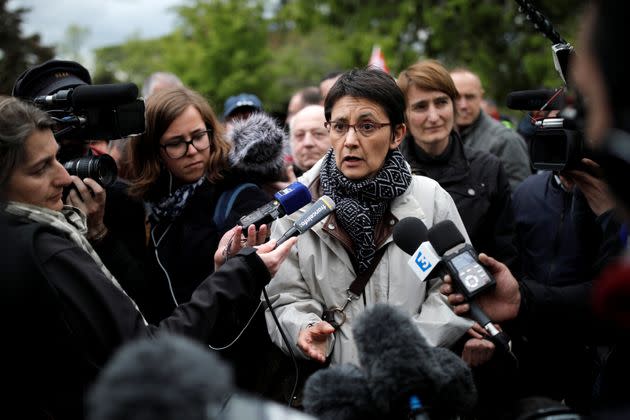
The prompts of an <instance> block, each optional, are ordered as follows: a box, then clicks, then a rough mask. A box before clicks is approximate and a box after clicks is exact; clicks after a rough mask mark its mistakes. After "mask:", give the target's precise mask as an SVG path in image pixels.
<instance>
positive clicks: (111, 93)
mask: <svg viewBox="0 0 630 420" xmlns="http://www.w3.org/2000/svg"><path fill="white" fill-rule="evenodd" d="M12 95H13V96H16V97H19V98H22V99H24V100H27V101H30V102H32V103H34V104H35V105H36V106H37V107H39V108H40V109H42V110H44V111H46V112H47V113H48V114H49V115H50V116H51V118H52V119H53V120H54V121H55V122H56V123H57V124H56V127H55V128H54V129H53V133H54V135H55V139H56V140H57V142H58V143H59V144H60V146H61V147H60V153H59V155H58V159H59V160H60V161H61V163H63V164H64V166H65V167H66V169H67V170H68V172H69V173H70V174H71V175H77V176H80V177H82V178H84V177H89V178H92V179H94V180H96V181H97V182H99V184H101V185H103V186H108V185H111V184H112V183H113V182H114V181H115V180H116V177H117V172H118V170H117V167H116V164H115V162H114V160H113V158H111V157H110V156H108V155H102V156H84V154H83V153H82V150H83V146H81V143H85V142H87V141H89V140H107V141H109V140H116V139H122V138H124V137H128V136H132V135H138V134H142V133H143V132H144V129H145V120H144V110H145V109H144V101H143V100H142V99H138V87H137V86H136V85H135V84H133V83H119V84H103V85H92V79H91V77H90V73H89V72H88V70H87V69H86V68H85V67H83V66H82V65H80V64H79V63H76V62H74V61H63V60H48V61H46V62H44V63H42V64H39V65H37V66H34V67H31V68H29V69H28V70H26V71H25V72H24V73H22V74H21V75H20V77H19V78H18V79H17V80H16V82H15V84H14V86H13V92H12Z"/></svg>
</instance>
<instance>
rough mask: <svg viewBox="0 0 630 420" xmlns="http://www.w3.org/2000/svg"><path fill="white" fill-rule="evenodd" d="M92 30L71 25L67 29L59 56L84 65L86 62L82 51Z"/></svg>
mask: <svg viewBox="0 0 630 420" xmlns="http://www.w3.org/2000/svg"><path fill="white" fill-rule="evenodd" d="M90 32H91V31H90V28H89V27H87V26H81V25H76V24H71V25H70V26H68V27H67V28H66V31H65V33H64V39H63V41H62V42H61V44H60V45H59V56H60V57H62V58H64V59H66V60H72V61H77V62H79V63H83V62H84V61H85V60H84V58H83V54H82V53H81V49H82V48H83V45H84V43H85V40H86V39H87V38H89V36H90Z"/></svg>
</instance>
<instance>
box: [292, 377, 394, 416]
mask: <svg viewBox="0 0 630 420" xmlns="http://www.w3.org/2000/svg"><path fill="white" fill-rule="evenodd" d="M303 401H304V409H305V411H306V412H307V413H309V414H313V415H315V416H317V417H318V418H319V419H320V420H376V419H382V418H385V417H384V415H383V413H381V412H379V411H378V409H377V408H376V406H375V405H374V404H373V403H372V396H371V394H370V389H369V387H368V384H367V378H366V377H365V373H364V372H363V370H361V368H359V367H358V366H354V365H351V364H342V365H336V366H333V367H330V368H328V369H322V370H319V371H317V372H315V373H314V374H313V375H311V376H310V377H309V378H308V380H307V381H306V384H305V385H304V399H303Z"/></svg>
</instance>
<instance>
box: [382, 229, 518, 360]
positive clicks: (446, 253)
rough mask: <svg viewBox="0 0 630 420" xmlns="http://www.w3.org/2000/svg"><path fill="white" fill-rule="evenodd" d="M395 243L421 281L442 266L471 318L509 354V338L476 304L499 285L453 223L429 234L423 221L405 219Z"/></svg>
mask: <svg viewBox="0 0 630 420" xmlns="http://www.w3.org/2000/svg"><path fill="white" fill-rule="evenodd" d="M427 239H428V242H427ZM394 242H395V243H396V245H398V247H400V249H402V250H403V251H405V252H406V253H407V254H410V255H411V256H412V257H411V258H410V259H409V265H410V267H411V268H412V270H413V272H414V273H415V274H416V275H417V276H418V277H419V278H420V279H421V280H424V279H426V277H427V276H428V275H429V273H431V272H432V270H433V269H435V267H436V266H437V265H442V266H443V267H444V268H445V269H446V271H447V272H448V274H450V276H451V279H452V280H453V284H454V285H455V288H456V289H457V290H458V291H459V292H461V293H463V294H464V295H465V296H466V298H467V300H468V302H469V306H470V316H471V318H472V319H474V320H475V321H477V322H478V323H479V324H480V325H481V326H482V327H483V328H484V329H485V330H486V331H487V332H488V333H489V334H490V337H491V338H492V341H493V342H494V343H495V344H496V345H497V346H498V347H499V348H500V349H501V350H504V351H507V352H509V351H510V345H509V343H510V338H509V337H508V335H507V334H505V333H504V332H502V331H499V330H498V329H497V328H496V327H495V326H494V324H493V323H492V320H491V319H490V318H489V317H488V315H486V314H485V313H484V312H483V311H482V310H481V308H480V307H479V305H477V304H476V303H475V302H474V300H473V298H474V297H475V296H477V295H478V294H480V293H481V292H483V291H485V290H487V289H488V288H492V287H494V286H495V285H496V281H495V279H494V277H492V275H490V273H489V272H488V271H487V270H486V269H485V268H484V266H483V265H481V264H480V263H479V260H478V258H477V252H476V251H475V249H474V248H473V247H472V246H470V245H469V244H467V243H466V240H465V239H464V237H463V236H462V234H461V233H460V232H459V229H457V226H455V224H454V223H453V222H452V221H451V220H443V221H441V222H439V223H437V224H435V225H434V226H433V227H431V229H429V230H427V228H426V226H425V224H424V223H423V222H422V220H420V219H417V218H415V217H408V218H405V219H402V220H401V221H400V222H399V223H398V224H397V225H396V226H395V227H394ZM414 246H415V248H414Z"/></svg>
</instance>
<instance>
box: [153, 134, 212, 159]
mask: <svg viewBox="0 0 630 420" xmlns="http://www.w3.org/2000/svg"><path fill="white" fill-rule="evenodd" d="M213 132H214V130H213V129H212V128H208V129H206V130H201V131H197V132H195V133H193V134H192V135H191V136H190V140H184V139H183V138H182V139H180V140H178V141H177V142H172V143H167V144H160V147H161V148H162V149H164V153H166V155H167V156H168V157H169V158H171V159H181V158H183V157H184V156H186V154H188V149H189V148H190V146H192V147H194V148H195V149H197V151H198V152H201V151H203V150H206V149H208V148H209V147H210V145H211V142H210V139H211V138H212V133H213ZM203 136H208V146H207V147H204V148H202V149H200V148H198V147H197V146H195V143H194V141H195V140H201V139H202V138H203ZM182 143H183V144H185V145H186V148H185V149H184V153H183V154H182V155H181V156H177V157H174V156H172V155H171V154H170V153H169V151H168V147H169V146H179V145H180V144H182Z"/></svg>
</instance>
